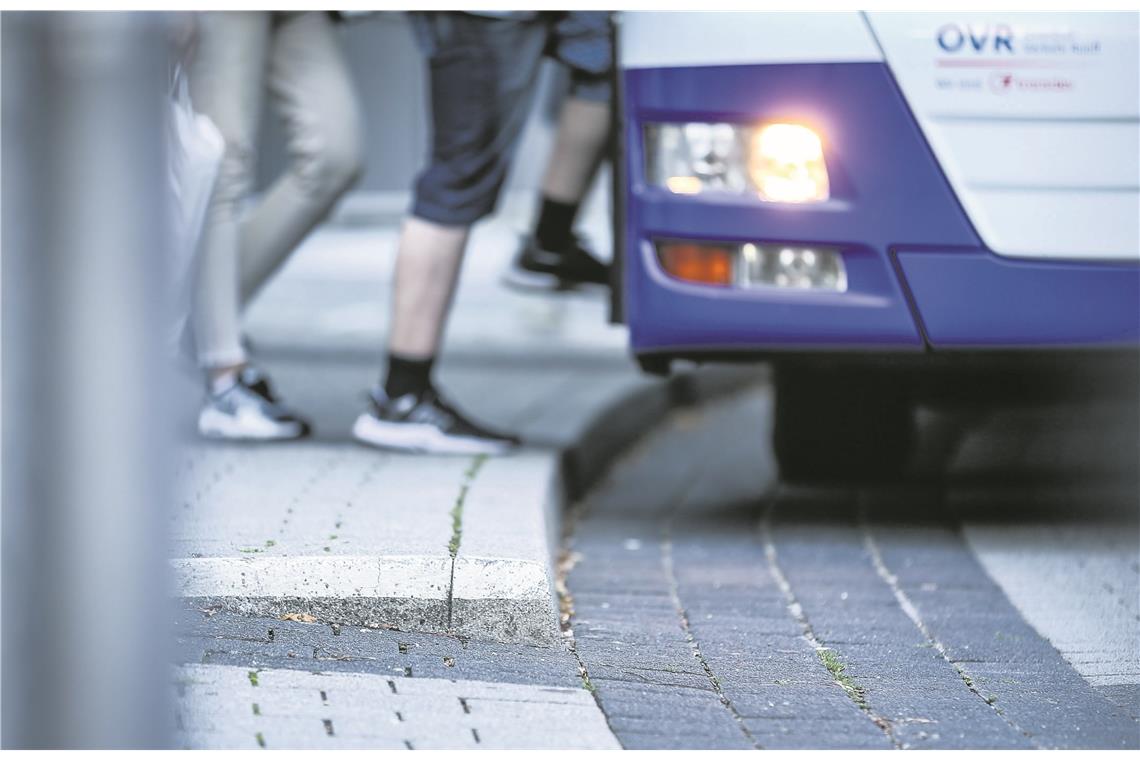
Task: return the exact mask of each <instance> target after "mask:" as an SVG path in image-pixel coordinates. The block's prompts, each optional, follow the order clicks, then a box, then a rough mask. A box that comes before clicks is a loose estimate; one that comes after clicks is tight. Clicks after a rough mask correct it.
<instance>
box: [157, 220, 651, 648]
mask: <svg viewBox="0 0 1140 760" xmlns="http://www.w3.org/2000/svg"><path fill="white" fill-rule="evenodd" d="M510 219H511V217H510V215H509V214H508V215H507V216H506V218H505V219H500V220H497V221H495V222H493V223H489V224H485V225H482V226H481V227H479V228H478V229H477V231H476V233H475V235H474V239H473V242H472V248H471V250H470V252H469V259H468V263H467V265H466V268H465V271H464V273H463V277H462V279H461V283H460V286H459V292H458V298H457V306H456V309H455V313H454V314H453V316H452V320H451V328H450V329H449V332H448V335H447V340H446V345H445V349H444V353H443V360H442V362H441V365H440V371H439V381H440V383H441V385H442V387H443V388H444V390H445V391H446V392H447V393H448V394H450V395H451V396H452V397H453V398H454V400H455V401H456V402H457V403H458V404H459V406H460V407H461V408H463V409H465V410H467V411H468V412H469V413H470V414H471V415H472V416H474V417H475V418H477V419H480V420H482V421H485V422H486V423H488V424H490V425H493V426H497V427H500V428H502V429H510V430H515V431H518V432H519V433H521V435H522V436H523V438H524V441H525V443H526V444H527V446H526V447H525V448H524V449H523V450H522V451H521V452H520V453H518V454H517V455H514V456H510V457H503V458H499V459H487V460H485V459H484V458H481V457H476V458H472V457H439V456H414V455H401V454H395V453H389V452H383V451H378V450H374V449H368V448H365V447H362V446H359V445H357V444H356V443H355V442H353V441H352V440H351V439H350V437H349V435H348V432H349V430H350V429H351V424H352V420H353V419H354V418H355V416H356V414H358V413H359V412H360V411H361V410H362V409H363V408H364V403H363V398H364V393H365V391H366V390H367V388H368V387H369V386H370V385H372V384H374V383H375V382H376V380H377V378H378V377H379V376H380V371H381V352H382V348H383V345H384V334H385V329H386V317H387V312H388V309H389V304H388V303H386V300H385V298H386V295H387V293H388V278H389V276H390V273H391V265H392V262H393V257H394V245H395V235H396V232H395V227H394V226H393V227H343V226H341V227H336V226H334V227H328V228H325V229H323V230H321V231H320V232H318V233H317V234H316V235H314V236H313V238H312V239H311V240H309V241H308V242H306V243H305V245H304V246H303V247H302V248H301V249H300V250H299V252H298V253H297V254H296V255H295V257H294V258H293V259H292V260H291V261H290V262H289V264H288V265H287V267H286V268H285V270H284V271H283V272H282V273H281V274H280V275H279V277H278V278H277V279H276V280H275V281H273V282H272V283H270V284H269V285H268V286H267V288H266V290H265V291H264V292H263V293H262V294H261V295H260V296H259V298H258V300H257V301H256V302H255V303H254V304H253V305H252V306H251V308H250V312H249V314H248V320H247V324H248V330H249V337H250V340H251V343H252V345H253V356H254V358H255V360H256V361H258V362H259V363H260V364H261V365H263V366H264V367H265V368H266V369H268V370H269V372H270V374H271V376H272V378H273V380H274V383H275V385H276V386H277V388H278V390H279V392H280V393H281V394H282V395H283V396H284V398H286V399H287V400H288V401H289V402H290V403H292V404H294V405H295V406H296V407H297V408H298V409H300V410H302V411H303V412H305V413H307V414H309V415H311V416H312V418H313V420H314V424H315V435H314V437H313V439H311V440H310V441H305V442H298V443H288V444H279V445H260V446H259V445H223V444H207V443H199V442H196V441H192V440H191V441H188V442H187V445H186V450H185V454H184V456H183V457H182V461H181V467H180V472H179V492H180V498H179V501H178V505H177V509H175V510H174V514H173V517H172V528H173V536H174V541H173V552H174V554H173V556H172V561H173V564H174V568H175V571H176V576H177V582H178V591H179V594H180V595H181V596H183V597H185V598H191V599H194V600H196V602H197V603H198V604H199V605H200V606H211V607H219V608H225V609H229V610H233V611H239V612H243V613H246V614H255V615H268V616H280V615H285V614H294V615H306V616H311V617H312V618H315V619H317V620H322V621H336V622H341V623H351V624H356V625H371V626H396V627H399V628H402V629H405V630H420V631H434V632H452V633H457V634H461V635H467V636H477V637H479V636H481V637H486V638H491V639H500V640H526V641H539V642H541V641H545V642H546V643H550V642H551V641H553V639H554V638H555V637H557V635H558V631H557V619H556V609H557V607H556V602H555V598H554V592H553V586H552V574H551V547H552V543H551V539H552V538H553V537H554V536H556V535H557V532H558V510H559V509H560V507H561V497H562V491H561V480H560V478H561V465H562V451H563V450H564V449H565V448H567V447H569V446H572V445H573V444H575V443H576V442H577V441H578V440H579V438H580V437H581V436H582V434H583V432H584V431H585V430H587V429H589V428H590V426H591V425H592V424H593V423H594V422H595V420H596V418H597V416H598V415H599V414H601V413H603V411H604V410H606V409H607V408H609V407H611V406H612V405H614V404H616V403H618V402H619V401H620V400H621V399H623V398H625V397H626V396H627V395H629V394H630V393H633V392H636V391H637V390H638V389H642V388H646V387H649V386H652V385H654V384H660V381H658V380H653V379H649V378H646V377H644V376H642V375H641V374H640V372H638V370H637V369H636V367H635V366H634V365H633V363H632V362H631V361H630V360H629V358H628V356H627V351H626V337H625V332H624V329H622V328H620V327H615V326H612V325H609V324H608V323H607V309H608V305H607V302H606V298H605V296H604V294H602V293H594V294H580V293H572V294H560V295H545V296H544V295H530V294H518V293H515V292H513V291H511V290H509V289H507V288H505V287H504V286H503V285H501V284H500V282H499V277H500V276H501V274H502V272H503V271H504V270H505V268H506V265H507V261H508V259H509V258H510V256H511V255H512V254H513V252H514V248H515V246H516V245H517V236H516V234H515V232H514V231H513V229H512V227H511V221H510ZM189 392H190V393H196V391H194V390H190V391H189ZM188 427H189V425H188Z"/></svg>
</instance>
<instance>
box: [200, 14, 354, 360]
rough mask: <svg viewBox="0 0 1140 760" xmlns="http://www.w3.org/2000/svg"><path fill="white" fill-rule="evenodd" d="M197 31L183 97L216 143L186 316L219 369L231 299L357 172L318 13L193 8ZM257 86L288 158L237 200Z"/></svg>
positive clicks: (339, 84) (249, 172) (234, 328)
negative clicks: (277, 173) (259, 188)
mask: <svg viewBox="0 0 1140 760" xmlns="http://www.w3.org/2000/svg"><path fill="white" fill-rule="evenodd" d="M199 30H200V33H199V44H198V52H197V56H196V58H195V61H194V64H193V65H192V67H191V70H190V84H191V96H192V98H193V100H194V107H195V108H196V109H197V110H199V111H202V112H203V113H205V114H206V115H208V116H209V117H210V118H211V119H212V120H213V121H214V123H215V124H216V125H217V127H218V129H219V130H220V131H221V133H222V136H223V137H224V138H225V140H226V151H225V156H224V158H223V161H222V167H221V171H220V172H219V176H218V181H217V186H216V187H215V190H214V197H213V199H212V201H211V207H210V211H209V214H208V215H207V219H206V230H205V233H204V240H203V249H202V260H201V265H200V271H199V277H198V284H197V297H196V299H195V322H194V326H195V333H196V337H197V340H198V354H199V355H198V358H199V361H200V362H201V364H202V365H203V366H207V367H218V366H227V365H233V364H240V363H241V362H243V361H245V358H246V357H245V352H244V351H243V349H242V347H241V327H240V316H241V307H242V304H243V303H244V302H245V301H246V299H248V298H249V296H250V295H252V294H253V293H254V292H255V291H256V290H257V288H258V287H259V286H260V285H261V284H262V283H264V282H265V280H266V279H267V278H268V277H269V276H270V275H271V274H272V273H273V272H274V271H275V270H276V269H277V267H278V266H280V264H281V263H282V262H283V261H284V260H285V258H286V257H287V256H288V255H289V253H290V252H291V251H292V250H293V249H294V248H295V247H296V245H297V244H298V243H299V242H300V241H301V240H302V239H303V238H304V237H305V235H307V234H308V233H309V232H310V231H311V230H312V229H313V227H314V226H315V225H316V224H317V223H318V222H320V221H321V220H322V219H323V218H324V217H325V215H326V214H327V213H328V212H329V210H330V209H331V208H332V206H333V204H334V203H335V202H336V201H337V199H339V198H340V196H341V195H342V194H343V193H344V192H345V191H346V190H347V189H348V188H349V187H350V186H351V185H352V183H353V182H354V181H355V180H356V178H357V177H358V176H359V174H360V171H361V164H362V158H361V154H362V149H361V124H360V121H361V120H360V109H359V105H358V103H357V99H356V96H355V94H354V92H353V89H352V83H351V78H350V74H349V70H348V65H347V63H346V61H345V58H344V54H343V51H342V49H341V46H340V42H339V40H338V38H337V32H336V29H335V28H334V27H333V24H332V22H331V20H330V19H329V18H328V17H327V16H326V15H325V14H324V13H289V14H271V13H267V12H248V13H247V12H243V13H233V12H221V13H219V12H215V13H203V14H202V15H201V16H200V17H199ZM267 92H268V94H269V95H270V98H271V102H272V105H273V107H274V109H275V111H276V112H277V114H278V115H279V116H280V118H281V119H282V121H283V123H284V125H285V131H286V134H287V139H288V143H289V154H290V156H291V158H292V161H291V163H290V166H289V168H288V170H287V171H286V172H285V173H284V174H282V176H281V177H279V178H278V179H277V180H276V181H275V182H274V184H273V185H272V186H271V187H270V188H269V189H268V190H267V191H266V193H265V194H264V196H263V197H262V198H261V199H260V201H259V202H258V203H257V205H256V206H254V207H253V208H246V207H245V201H246V199H247V197H248V196H249V194H250V192H251V191H252V190H253V180H254V169H255V165H256V164H255V161H256V140H257V133H258V121H259V117H260V114H261V107H262V104H263V100H262V98H263V97H264V94H265V93H267Z"/></svg>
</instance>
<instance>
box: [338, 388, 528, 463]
mask: <svg viewBox="0 0 1140 760" xmlns="http://www.w3.org/2000/svg"><path fill="white" fill-rule="evenodd" d="M370 400H371V403H370V407H371V408H370V409H369V410H368V411H366V412H363V413H362V414H361V415H360V416H359V417H357V418H356V423H355V424H354V425H353V426H352V435H353V437H355V438H356V440H358V441H360V442H361V443H366V444H368V445H369V446H377V447H379V448H382V449H396V450H399V451H414V452H419V453H424V454H505V453H507V452H509V451H511V450H512V449H515V448H516V447H518V445H519V439H518V438H516V437H515V436H512V435H504V434H502V433H496V432H492V431H490V430H487V429H486V428H483V427H481V426H480V425H477V424H475V423H474V422H472V421H470V420H468V419H467V418H465V417H464V416H463V415H462V414H461V413H460V412H459V411H458V410H457V409H455V408H454V407H453V406H451V404H449V403H448V402H447V401H446V400H445V399H443V398H442V397H441V396H440V395H439V393H438V392H437V391H436V390H435V389H434V388H430V389H428V390H427V391H426V392H424V393H423V394H422V395H420V396H416V395H415V394H412V393H408V394H406V395H403V396H400V397H399V398H395V399H390V398H388V396H387V395H385V393H384V391H383V389H381V388H374V389H373V390H372V392H371V394H370Z"/></svg>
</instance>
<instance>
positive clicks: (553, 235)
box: [503, 96, 610, 291]
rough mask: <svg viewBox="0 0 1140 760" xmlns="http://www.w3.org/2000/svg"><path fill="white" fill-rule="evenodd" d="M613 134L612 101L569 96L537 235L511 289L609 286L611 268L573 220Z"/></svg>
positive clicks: (512, 275) (512, 276)
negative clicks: (587, 246)
mask: <svg viewBox="0 0 1140 760" xmlns="http://www.w3.org/2000/svg"><path fill="white" fill-rule="evenodd" d="M609 135H610V105H609V102H608V101H603V100H591V99H587V98H581V97H574V96H569V97H567V98H566V99H565V100H564V101H563V102H562V110H561V112H560V114H559V117H558V136H557V138H556V139H555V143H554V151H553V152H552V154H551V156H550V161H549V163H547V166H546V174H545V175H544V177H543V180H542V193H541V197H540V199H539V211H538V218H537V220H536V222H535V225H534V233H533V236H532V237H531V238H530V240H528V241H527V242H526V243H525V244H524V246H523V249H522V250H521V251H520V252H519V254H518V255H517V256H516V257H515V260H514V262H513V264H512V266H511V268H510V269H508V270H507V272H506V273H505V274H504V277H503V281H504V282H505V283H506V284H508V285H511V286H514V287H518V288H523V289H527V290H544V291H547V290H562V289H566V288H574V287H577V286H579V285H583V284H597V285H605V284H607V283H608V282H609V279H610V277H609V268H608V267H607V265H606V264H604V263H602V262H601V261H599V260H598V259H597V258H595V257H594V256H593V255H592V254H591V253H590V252H589V251H587V250H586V249H585V248H584V247H583V246H582V245H581V244H580V243H579V241H578V238H577V237H576V236H575V235H574V219H575V217H577V216H578V209H579V207H580V206H581V204H582V200H583V198H585V196H586V193H587V192H589V190H590V185H591V183H593V181H594V175H595V174H597V171H598V167H599V166H600V165H601V162H602V159H603V158H604V156H605V153H606V148H607V143H608V141H609Z"/></svg>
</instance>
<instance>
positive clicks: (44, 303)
mask: <svg viewBox="0 0 1140 760" xmlns="http://www.w3.org/2000/svg"><path fill="white" fill-rule="evenodd" d="M161 21H162V19H161V17H159V16H157V15H155V14H149V15H148V14H128V13H52V14H46V13H42V14H39V13H37V14H20V13H5V14H4V16H3V24H2V35H3V37H2V47H0V51H2V54H3V64H2V72H3V89H2V93H3V111H2V113H3V123H2V135H3V148H2V156H3V159H4V166H3V188H2V189H3V195H2V199H3V207H2V211H3V220H2V223H3V249H2V250H3V274H2V283H3V322H2V324H3V373H4V376H3V404H4V408H3V422H4V431H3V554H2V562H3V567H2V581H3V662H2V671H0V674H2V679H3V723H2V735H0V741H2V744H3V747H4V748H5V749H8V748H41V747H60V748H115V747H122V748H134V747H161V746H164V745H165V744H166V743H167V741H168V739H167V737H168V724H169V718H168V715H169V711H168V709H167V704H166V699H165V696H166V693H167V690H168V684H169V681H170V676H169V670H168V668H167V658H166V654H167V646H168V644H167V642H168V641H169V633H168V625H169V620H170V615H169V610H168V603H167V601H166V599H167V593H166V592H167V588H166V585H165V584H166V572H165V569H166V557H167V556H168V555H167V552H166V541H165V528H166V524H167V518H166V515H167V513H168V512H167V510H168V509H169V505H170V499H169V498H168V496H167V493H166V489H167V488H169V484H170V477H169V474H170V472H169V461H170V460H169V452H170V450H171V448H170V447H171V441H172V433H171V426H172V423H171V417H172V415H171V413H170V411H169V409H170V405H169V404H168V403H167V402H166V399H165V398H164V396H165V395H166V394H167V393H168V389H169V387H170V384H169V383H168V382H166V379H165V372H166V371H167V370H166V368H165V367H164V364H163V362H162V360H161V354H160V350H161V349H160V342H159V331H160V329H161V328H162V326H163V325H165V324H167V322H166V320H165V319H164V318H163V315H162V309H163V306H164V304H165V299H164V298H163V290H164V288H163V268H164V261H163V258H164V256H163V253H164V251H165V250H166V245H165V241H164V235H165V215H166V209H165V205H164V198H165V197H166V194H165V190H166V185H165V173H164V172H165V167H164V142H163V141H164V139H165V132H164V125H163V116H164V113H163V103H164V101H163V92H164V87H165V84H164V83H165V79H166V46H165V37H164V34H163V29H162V27H161Z"/></svg>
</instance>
